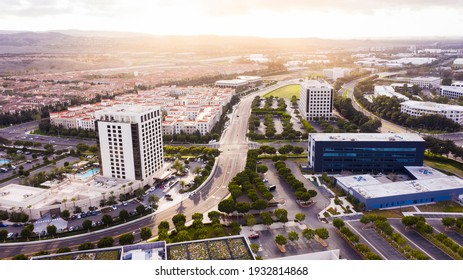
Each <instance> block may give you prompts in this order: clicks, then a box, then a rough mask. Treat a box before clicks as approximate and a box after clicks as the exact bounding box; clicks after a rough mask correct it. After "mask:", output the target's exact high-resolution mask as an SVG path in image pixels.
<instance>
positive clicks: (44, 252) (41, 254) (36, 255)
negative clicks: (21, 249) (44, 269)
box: [34, 250, 50, 257]
mask: <svg viewBox="0 0 463 280" xmlns="http://www.w3.org/2000/svg"><path fill="white" fill-rule="evenodd" d="M46 255H50V252H48V251H45V250H42V251H38V252H37V253H35V254H34V257H38V256H46Z"/></svg>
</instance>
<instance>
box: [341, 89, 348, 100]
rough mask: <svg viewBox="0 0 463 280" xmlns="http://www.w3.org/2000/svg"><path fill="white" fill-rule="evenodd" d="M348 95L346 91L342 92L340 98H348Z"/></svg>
mask: <svg viewBox="0 0 463 280" xmlns="http://www.w3.org/2000/svg"><path fill="white" fill-rule="evenodd" d="M348 94H349V90H348V89H346V90H345V91H344V93H343V94H342V98H347V97H348Z"/></svg>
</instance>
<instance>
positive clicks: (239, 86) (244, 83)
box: [215, 76, 262, 91]
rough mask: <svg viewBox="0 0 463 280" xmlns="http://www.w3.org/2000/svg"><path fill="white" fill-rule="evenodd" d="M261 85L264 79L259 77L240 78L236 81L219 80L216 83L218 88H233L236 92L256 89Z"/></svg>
mask: <svg viewBox="0 0 463 280" xmlns="http://www.w3.org/2000/svg"><path fill="white" fill-rule="evenodd" d="M260 85H262V77H259V76H238V77H236V79H234V80H219V81H216V82H215V86H216V87H220V88H233V89H235V90H236V91H242V90H244V89H247V88H255V87H258V86H260Z"/></svg>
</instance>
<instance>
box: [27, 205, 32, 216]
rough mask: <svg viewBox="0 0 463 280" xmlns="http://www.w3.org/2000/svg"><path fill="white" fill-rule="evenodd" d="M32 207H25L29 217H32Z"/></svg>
mask: <svg viewBox="0 0 463 280" xmlns="http://www.w3.org/2000/svg"><path fill="white" fill-rule="evenodd" d="M31 208H32V205H27V209H29V217H32V209H31Z"/></svg>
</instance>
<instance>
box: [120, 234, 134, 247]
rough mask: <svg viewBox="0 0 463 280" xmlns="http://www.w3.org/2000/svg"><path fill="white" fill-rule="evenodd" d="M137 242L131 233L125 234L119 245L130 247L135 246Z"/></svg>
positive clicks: (121, 237)
mask: <svg viewBox="0 0 463 280" xmlns="http://www.w3.org/2000/svg"><path fill="white" fill-rule="evenodd" d="M134 241H135V236H133V234H131V233H126V234H123V235H121V236H120V237H119V245H129V244H133V242H134Z"/></svg>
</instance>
